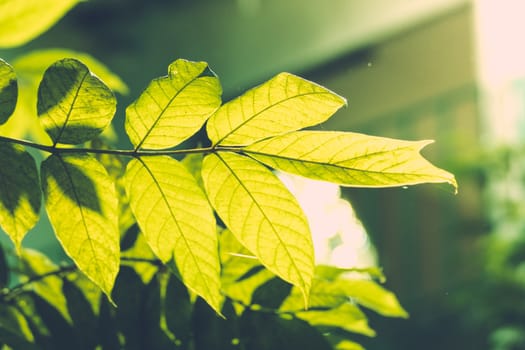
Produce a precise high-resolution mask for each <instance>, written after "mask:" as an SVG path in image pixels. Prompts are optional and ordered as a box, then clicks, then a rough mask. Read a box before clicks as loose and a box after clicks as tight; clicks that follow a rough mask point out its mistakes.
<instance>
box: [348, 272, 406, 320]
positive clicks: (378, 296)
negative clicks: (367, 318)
mask: <svg viewBox="0 0 525 350" xmlns="http://www.w3.org/2000/svg"><path fill="white" fill-rule="evenodd" d="M343 282H344V283H343V284H342V287H343V288H344V290H345V292H346V293H347V295H348V296H350V297H351V298H352V299H354V300H355V301H356V302H357V303H358V304H360V305H363V306H365V307H367V308H369V309H372V310H374V311H376V312H377V313H379V314H381V315H383V316H389V317H403V318H407V317H408V313H407V312H406V311H405V309H403V307H402V306H401V304H399V301H398V300H397V298H396V296H395V295H394V293H392V292H390V291H388V290H386V289H385V288H383V287H381V286H380V285H379V284H377V283H376V282H374V281H368V280H344V281H343Z"/></svg>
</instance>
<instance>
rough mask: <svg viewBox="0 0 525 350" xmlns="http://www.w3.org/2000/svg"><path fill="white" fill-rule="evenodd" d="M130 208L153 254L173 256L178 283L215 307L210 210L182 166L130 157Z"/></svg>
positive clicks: (213, 232) (216, 283) (217, 306)
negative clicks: (178, 275)
mask: <svg viewBox="0 0 525 350" xmlns="http://www.w3.org/2000/svg"><path fill="white" fill-rule="evenodd" d="M125 184H126V193H127V194H128V197H129V199H130V205H131V209H132V211H133V214H134V215H135V218H136V219H137V222H138V224H139V226H140V228H141V230H142V232H143V233H144V235H145V237H146V240H147V242H148V244H149V246H150V247H151V249H152V250H153V252H154V253H155V254H156V255H157V256H158V257H159V258H160V259H161V260H162V261H163V262H167V261H169V260H170V259H171V258H172V257H174V258H175V262H176V265H177V269H178V271H179V273H180V275H181V276H182V279H183V282H184V284H185V285H186V286H187V287H188V288H189V289H191V290H192V291H193V292H195V293H197V294H198V295H200V296H201V297H202V298H203V299H205V300H206V301H207V302H208V303H209V304H210V305H211V306H212V307H213V308H214V309H215V310H217V311H218V310H220V302H221V296H220V292H219V289H220V280H219V276H220V264H219V252H218V238H217V233H216V227H215V217H214V216H213V211H212V209H211V207H210V205H209V203H208V201H207V199H206V196H205V195H204V193H203V191H202V190H201V189H200V187H199V186H198V185H197V182H196V180H195V178H194V177H193V176H191V174H190V173H189V172H188V170H187V169H186V168H185V167H184V166H183V165H182V164H180V163H179V162H178V161H176V160H175V159H173V158H170V157H168V156H158V157H144V158H136V159H133V160H132V161H130V162H129V164H128V167H127V169H126V175H125Z"/></svg>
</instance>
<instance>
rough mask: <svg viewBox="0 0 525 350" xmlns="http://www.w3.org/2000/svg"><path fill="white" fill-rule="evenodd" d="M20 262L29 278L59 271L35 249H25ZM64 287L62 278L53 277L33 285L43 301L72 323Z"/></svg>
mask: <svg viewBox="0 0 525 350" xmlns="http://www.w3.org/2000/svg"><path fill="white" fill-rule="evenodd" d="M20 261H21V263H22V264H23V269H24V274H27V275H28V277H29V278H32V277H35V276H40V275H44V274H46V273H51V272H54V271H57V270H58V266H57V265H55V264H54V263H53V262H52V261H51V260H50V259H49V258H48V257H47V256H45V255H44V254H42V253H41V252H39V251H36V250H33V249H23V250H22V252H21V254H20ZM62 285H63V282H62V278H61V277H60V276H57V275H51V276H48V277H46V278H43V279H41V280H39V281H38V282H37V283H34V284H32V289H33V290H34V292H35V293H36V294H38V295H39V296H40V297H41V298H42V299H44V300H45V301H47V302H48V303H49V304H50V305H53V306H54V307H55V308H56V309H57V311H58V312H59V313H60V315H61V316H62V317H63V318H64V319H65V320H67V321H69V322H71V317H69V312H68V311H67V301H66V298H65V296H64V294H63V293H62Z"/></svg>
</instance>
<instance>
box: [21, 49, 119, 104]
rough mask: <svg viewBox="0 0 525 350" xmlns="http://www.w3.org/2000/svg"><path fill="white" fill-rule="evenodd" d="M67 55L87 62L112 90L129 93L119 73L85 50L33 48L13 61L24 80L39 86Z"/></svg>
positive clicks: (84, 62)
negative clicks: (44, 75)
mask: <svg viewBox="0 0 525 350" xmlns="http://www.w3.org/2000/svg"><path fill="white" fill-rule="evenodd" d="M67 57H70V58H75V59H77V60H79V61H80V62H82V63H83V64H85V65H86V66H87V67H89V70H90V71H91V72H93V74H95V75H96V76H97V77H99V78H100V79H101V80H102V81H103V82H104V83H105V84H106V85H107V86H109V87H110V88H111V89H112V90H114V91H117V92H119V93H121V94H123V95H125V94H127V93H128V86H127V85H126V83H124V82H123V81H122V79H120V77H119V76H118V75H116V74H115V73H114V72H112V71H111V70H110V69H109V68H108V67H106V66H105V65H104V63H102V62H100V61H99V60H97V59H96V58H94V57H93V56H91V55H89V54H87V53H84V52H79V51H74V50H67V49H44V50H32V51H29V52H28V53H26V54H24V55H22V56H18V57H17V58H16V59H15V60H14V61H13V66H14V67H15V69H16V72H17V74H18V75H19V76H20V77H21V78H23V79H24V81H27V80H29V84H30V85H31V86H33V85H35V86H38V81H40V79H41V78H42V74H44V72H45V70H46V69H47V68H48V67H49V66H50V65H52V64H53V63H54V62H57V61H60V60H62V59H64V58H67ZM33 107H34V106H33Z"/></svg>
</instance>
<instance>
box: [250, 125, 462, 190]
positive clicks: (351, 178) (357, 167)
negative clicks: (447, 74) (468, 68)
mask: <svg viewBox="0 0 525 350" xmlns="http://www.w3.org/2000/svg"><path fill="white" fill-rule="evenodd" d="M431 142H432V141H428V140H424V141H404V140H396V139H390V138H384V137H377V136H369V135H364V134H358V133H351V132H335V131H334V132H331V131H328V132H327V131H297V132H291V133H288V134H285V135H281V136H277V137H273V138H270V139H267V140H262V141H260V142H257V143H255V144H253V145H250V146H248V147H246V148H244V151H245V152H246V153H248V154H249V155H250V156H252V157H254V158H255V159H257V160H258V161H260V162H262V163H264V164H266V165H268V166H270V167H272V168H275V169H279V170H282V171H285V172H289V173H293V174H297V175H301V176H305V177H309V178H312V179H316V180H324V181H329V182H333V183H337V184H341V185H344V186H355V187H387V186H403V185H414V184H419V183H424V182H434V183H437V182H447V183H449V184H451V185H453V186H454V187H455V188H457V183H456V180H455V178H454V175H452V174H450V173H449V172H447V171H445V170H442V169H440V168H437V167H435V166H434V165H432V164H431V163H430V162H429V161H427V160H426V159H425V158H423V156H421V154H420V153H419V152H420V151H421V149H422V148H423V147H424V146H426V145H428V144H429V143H431Z"/></svg>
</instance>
